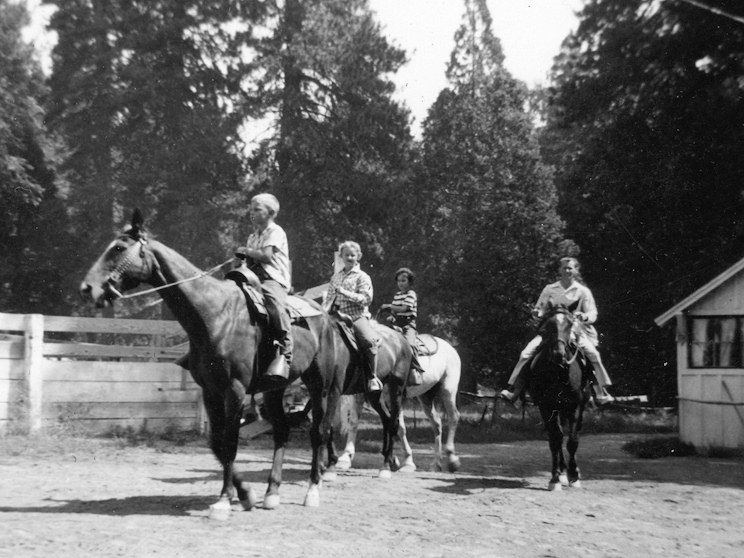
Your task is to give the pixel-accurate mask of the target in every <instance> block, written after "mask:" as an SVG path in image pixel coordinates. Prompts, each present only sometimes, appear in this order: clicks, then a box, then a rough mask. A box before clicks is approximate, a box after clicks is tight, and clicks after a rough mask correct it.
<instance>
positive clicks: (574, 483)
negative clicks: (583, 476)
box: [568, 479, 581, 488]
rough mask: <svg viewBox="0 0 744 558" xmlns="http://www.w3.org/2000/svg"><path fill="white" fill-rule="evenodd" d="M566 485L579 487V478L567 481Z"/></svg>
mask: <svg viewBox="0 0 744 558" xmlns="http://www.w3.org/2000/svg"><path fill="white" fill-rule="evenodd" d="M568 486H569V487H571V488H581V481H580V480H579V479H576V480H575V481H571V482H569V483H568Z"/></svg>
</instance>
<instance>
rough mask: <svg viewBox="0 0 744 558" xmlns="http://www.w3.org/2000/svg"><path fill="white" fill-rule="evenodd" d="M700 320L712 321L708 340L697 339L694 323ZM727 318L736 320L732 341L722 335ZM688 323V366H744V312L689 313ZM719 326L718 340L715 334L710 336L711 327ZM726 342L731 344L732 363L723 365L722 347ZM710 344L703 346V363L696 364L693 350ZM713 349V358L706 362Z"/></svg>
mask: <svg viewBox="0 0 744 558" xmlns="http://www.w3.org/2000/svg"><path fill="white" fill-rule="evenodd" d="M699 320H708V321H710V322H711V323H709V324H707V325H706V340H705V341H704V342H699V341H696V340H695V326H694V323H695V322H696V321H699ZM725 320H734V329H733V339H732V341H730V342H728V341H723V339H722V337H723V335H722V332H723V330H722V327H721V326H722V324H723V322H724V321H725ZM686 322H687V323H686V325H687V367H688V368H689V369H705V368H708V369H713V368H715V369H721V370H736V369H742V368H744V314H712V315H708V314H696V315H688V316H687V320H686ZM716 326H717V327H718V337H719V338H718V340H716V338H715V334H714V335H713V336H712V338H711V337H709V333H708V332H709V331H710V329H711V327H716ZM725 343H730V344H731V348H730V351H731V356H730V357H729V361H730V362H731V363H732V364H729V365H726V366H723V365H721V357H722V354H723V353H722V351H721V348H722V346H723V345H724V344H725ZM700 345H710V347H704V348H703V359H702V360H703V364H700V365H696V364H695V359H694V358H693V352H694V350H695V347H696V346H700ZM708 350H710V351H712V353H711V354H712V359H711V361H710V362H709V363H706V362H707V361H706V358H707V356H706V352H707V351H708Z"/></svg>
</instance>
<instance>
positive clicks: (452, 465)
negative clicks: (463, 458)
mask: <svg viewBox="0 0 744 558" xmlns="http://www.w3.org/2000/svg"><path fill="white" fill-rule="evenodd" d="M459 469H460V458H459V457H457V456H456V455H451V456H450V457H449V460H448V462H447V470H448V471H449V472H450V473H456V472H457V471H458V470H459Z"/></svg>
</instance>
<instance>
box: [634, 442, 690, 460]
mask: <svg viewBox="0 0 744 558" xmlns="http://www.w3.org/2000/svg"><path fill="white" fill-rule="evenodd" d="M623 450H625V451H627V452H628V453H630V454H631V455H634V456H636V457H639V458H641V459H660V458H662V457H688V456H690V455H697V452H696V451H695V447H694V446H693V445H691V444H685V443H684V442H682V441H680V439H679V437H677V436H660V437H656V438H649V439H647V440H633V441H632V442H628V443H627V444H624V445H623Z"/></svg>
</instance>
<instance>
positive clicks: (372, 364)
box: [364, 347, 382, 393]
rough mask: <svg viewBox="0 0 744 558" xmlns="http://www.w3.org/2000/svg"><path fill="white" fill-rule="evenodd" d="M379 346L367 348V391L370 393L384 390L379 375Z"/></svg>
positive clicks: (365, 355)
mask: <svg viewBox="0 0 744 558" xmlns="http://www.w3.org/2000/svg"><path fill="white" fill-rule="evenodd" d="M376 349H377V348H376V347H375V348H374V349H365V351H364V358H365V364H366V366H365V367H364V369H365V372H366V373H367V391H368V392H369V393H372V392H375V391H380V390H382V382H381V381H380V379H379V378H378V377H377V350H376Z"/></svg>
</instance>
